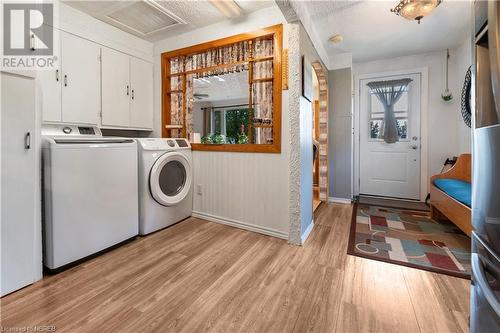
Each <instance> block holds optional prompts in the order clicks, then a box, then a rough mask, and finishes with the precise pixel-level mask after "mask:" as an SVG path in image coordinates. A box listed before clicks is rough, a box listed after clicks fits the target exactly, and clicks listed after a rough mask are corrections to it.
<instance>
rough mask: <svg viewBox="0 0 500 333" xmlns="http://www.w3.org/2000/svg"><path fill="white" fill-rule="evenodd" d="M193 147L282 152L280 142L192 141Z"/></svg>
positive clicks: (199, 148) (202, 149)
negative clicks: (231, 142) (227, 142)
mask: <svg viewBox="0 0 500 333" xmlns="http://www.w3.org/2000/svg"><path fill="white" fill-rule="evenodd" d="M191 149H192V150H198V151H224V152H233V153H271V154H280V153H281V145H280V144H279V143H276V144H272V145H260V144H241V145H239V144H203V143H192V144H191Z"/></svg>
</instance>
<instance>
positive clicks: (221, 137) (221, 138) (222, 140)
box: [211, 134, 226, 145]
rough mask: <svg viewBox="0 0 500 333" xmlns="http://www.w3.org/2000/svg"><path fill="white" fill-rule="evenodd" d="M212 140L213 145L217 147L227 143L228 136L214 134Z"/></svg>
mask: <svg viewBox="0 0 500 333" xmlns="http://www.w3.org/2000/svg"><path fill="white" fill-rule="evenodd" d="M211 139H212V142H211V143H215V144H217V145H221V144H224V143H226V136H225V135H224V134H213V135H212V136H211Z"/></svg>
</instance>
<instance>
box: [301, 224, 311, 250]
mask: <svg viewBox="0 0 500 333" xmlns="http://www.w3.org/2000/svg"><path fill="white" fill-rule="evenodd" d="M313 228H314V219H313V220H311V223H310V224H309V226H308V227H307V229H306V230H305V231H304V233H303V234H302V236H300V241H301V243H302V245H304V243H305V242H306V240H307V238H309V235H310V234H311V231H313Z"/></svg>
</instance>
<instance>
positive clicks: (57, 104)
mask: <svg viewBox="0 0 500 333" xmlns="http://www.w3.org/2000/svg"><path fill="white" fill-rule="evenodd" d="M37 80H38V82H39V83H40V91H41V99H42V113H43V117H42V119H43V121H50V122H60V121H62V108H61V71H60V69H59V68H58V69H56V70H43V71H42V70H40V71H38V73H37Z"/></svg>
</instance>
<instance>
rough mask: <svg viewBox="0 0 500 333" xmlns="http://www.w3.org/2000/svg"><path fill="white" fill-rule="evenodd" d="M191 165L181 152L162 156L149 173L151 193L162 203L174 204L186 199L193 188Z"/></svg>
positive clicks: (166, 204)
mask: <svg viewBox="0 0 500 333" xmlns="http://www.w3.org/2000/svg"><path fill="white" fill-rule="evenodd" d="M191 182H192V173H191V165H190V164H189V161H188V160H187V159H186V157H185V156H184V155H182V154H180V153H176V152H173V153H165V154H163V155H162V156H160V157H159V158H158V159H157V160H156V162H155V164H153V167H152V168H151V173H150V175H149V188H150V189H151V195H152V196H153V198H154V199H155V200H156V201H157V202H158V203H159V204H161V205H164V206H173V205H176V204H178V203H179V202H181V201H182V200H184V198H185V197H186V196H187V195H188V193H189V191H190V190H191Z"/></svg>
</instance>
